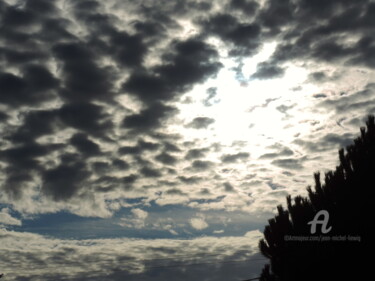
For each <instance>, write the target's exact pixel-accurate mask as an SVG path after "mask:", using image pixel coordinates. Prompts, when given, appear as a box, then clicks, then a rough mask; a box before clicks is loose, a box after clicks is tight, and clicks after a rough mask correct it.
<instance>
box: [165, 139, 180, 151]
mask: <svg viewBox="0 0 375 281" xmlns="http://www.w3.org/2000/svg"><path fill="white" fill-rule="evenodd" d="M164 149H165V150H166V151H169V152H180V151H181V149H180V148H179V147H178V146H177V145H176V144H173V143H171V142H168V141H165V142H164Z"/></svg>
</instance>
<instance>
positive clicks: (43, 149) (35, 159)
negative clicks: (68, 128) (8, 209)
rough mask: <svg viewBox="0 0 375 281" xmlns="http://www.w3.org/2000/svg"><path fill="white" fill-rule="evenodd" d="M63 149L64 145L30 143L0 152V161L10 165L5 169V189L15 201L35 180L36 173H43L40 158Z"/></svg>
mask: <svg viewBox="0 0 375 281" xmlns="http://www.w3.org/2000/svg"><path fill="white" fill-rule="evenodd" d="M61 147H63V145H58V144H56V145H45V146H43V145H40V144H36V143H28V144H24V145H21V146H16V147H12V148H9V149H6V150H1V151H0V161H2V162H5V163H7V164H8V166H7V168H6V169H5V174H6V180H5V183H4V189H5V191H6V192H7V193H8V195H10V196H11V197H13V198H14V199H20V198H21V196H22V194H23V191H24V189H25V188H27V186H28V185H29V184H30V183H31V182H32V180H33V173H34V172H41V171H42V170H43V166H42V165H41V161H40V158H41V157H44V156H46V155H48V154H49V153H51V152H53V151H55V150H57V149H59V148H61Z"/></svg>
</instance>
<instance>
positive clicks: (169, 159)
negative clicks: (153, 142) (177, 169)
mask: <svg viewBox="0 0 375 281" xmlns="http://www.w3.org/2000/svg"><path fill="white" fill-rule="evenodd" d="M155 159H156V160H157V161H159V162H161V163H163V164H166V165H174V164H176V163H177V161H178V160H177V158H176V157H174V156H172V155H170V154H168V153H166V152H163V153H161V154H159V155H157V156H156V157H155Z"/></svg>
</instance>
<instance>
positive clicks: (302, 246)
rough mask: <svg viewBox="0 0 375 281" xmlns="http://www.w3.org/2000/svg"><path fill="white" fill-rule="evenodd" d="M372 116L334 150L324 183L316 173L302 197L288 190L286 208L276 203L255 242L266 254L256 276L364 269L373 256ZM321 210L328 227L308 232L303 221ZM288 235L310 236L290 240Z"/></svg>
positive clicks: (339, 276) (352, 276) (356, 274)
mask: <svg viewBox="0 0 375 281" xmlns="http://www.w3.org/2000/svg"><path fill="white" fill-rule="evenodd" d="M374 120H375V119H374V116H372V115H370V116H368V119H367V122H366V128H365V127H361V129H360V132H361V135H360V136H359V137H358V138H356V139H355V140H354V143H353V144H351V145H349V146H347V147H346V151H344V149H340V150H339V160H340V164H339V165H338V166H337V167H336V169H335V170H334V171H329V172H327V173H326V174H325V175H324V184H322V183H321V181H320V174H319V173H315V174H314V178H315V188H314V190H313V189H312V188H311V187H310V186H309V187H308V188H307V191H308V196H307V197H302V196H297V197H296V198H294V199H292V198H291V196H287V210H285V209H284V208H283V207H282V206H278V207H277V210H278V212H277V215H276V216H275V217H274V218H272V219H270V220H269V221H268V225H267V226H266V227H265V229H264V239H262V240H261V241H260V242H259V248H260V251H261V253H262V254H263V255H264V256H265V257H267V258H269V259H270V265H266V266H265V267H264V268H263V271H262V275H261V278H260V280H261V281H284V280H288V281H294V280H305V281H309V280H360V279H361V278H360V277H361V276H366V274H369V269H370V268H371V267H370V265H371V264H370V262H369V261H370V259H369V257H368V255H370V256H371V259H373V255H374V250H375V249H374V247H373V246H374V243H373V240H374V239H375V236H374V228H375V225H374V222H375V218H374V209H373V204H374V199H373V198H374V197H373V194H374V192H373V190H374V189H375V122H374ZM320 210H326V211H328V214H329V225H330V226H331V227H332V229H331V231H330V232H329V233H326V234H324V233H322V232H321V231H320V226H318V227H317V229H318V231H317V233H315V234H312V233H311V228H310V225H309V224H308V222H310V221H312V220H313V219H314V217H315V215H316V214H317V212H318V211H320ZM291 236H292V237H299V238H298V239H301V237H302V238H304V239H309V241H295V240H291V238H290V237H291ZM322 237H325V238H326V239H331V240H330V241H325V240H322ZM353 237H355V238H360V242H359V241H356V240H355V239H354V240H353V239H352V238H353ZM314 239H320V240H317V241H316V240H314ZM366 279H368V277H367V278H366ZM371 279H373V277H371ZM363 280H365V279H363Z"/></svg>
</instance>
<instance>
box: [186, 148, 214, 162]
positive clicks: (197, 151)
mask: <svg viewBox="0 0 375 281" xmlns="http://www.w3.org/2000/svg"><path fill="white" fill-rule="evenodd" d="M208 151H209V149H208V148H193V149H190V150H189V151H188V152H187V153H186V155H185V159H187V160H191V159H197V158H203V157H205V155H206V154H207V152H208Z"/></svg>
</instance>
